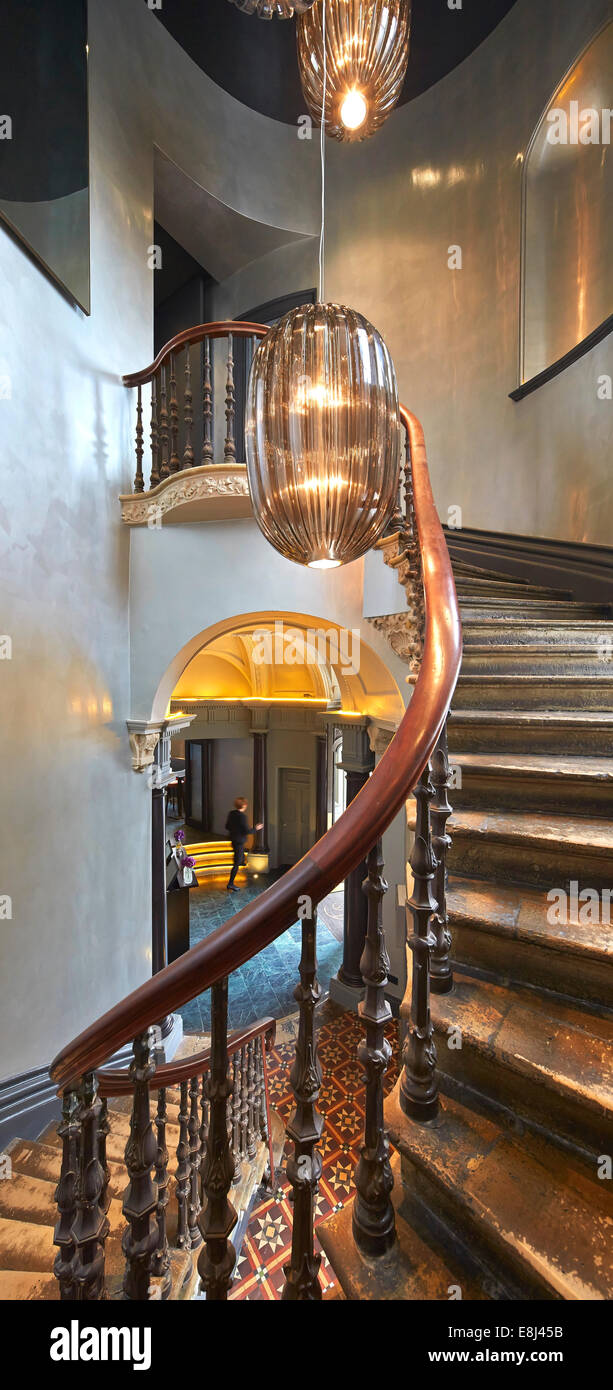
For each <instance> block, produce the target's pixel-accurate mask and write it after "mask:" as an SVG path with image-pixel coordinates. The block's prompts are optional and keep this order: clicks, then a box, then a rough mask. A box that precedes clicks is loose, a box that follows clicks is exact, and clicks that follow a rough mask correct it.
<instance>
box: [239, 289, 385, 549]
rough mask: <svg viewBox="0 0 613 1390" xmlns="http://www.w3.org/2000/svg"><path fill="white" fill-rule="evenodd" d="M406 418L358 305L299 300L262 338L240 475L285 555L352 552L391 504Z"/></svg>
mask: <svg viewBox="0 0 613 1390" xmlns="http://www.w3.org/2000/svg"><path fill="white" fill-rule="evenodd" d="M400 447H401V426H400V417H399V411H398V388H397V385H396V373H395V371H394V366H393V363H392V359H391V357H390V354H389V352H388V350H387V347H386V345H385V343H384V341H383V339H382V337H381V335H380V334H379V333H378V332H377V330H376V329H375V328H373V327H372V325H371V324H370V323H368V321H367V320H366V319H365V318H363V317H362V315H361V314H358V313H356V312H355V311H354V310H353V309H346V308H344V307H342V306H340V305H338V304H322V303H317V304H305V305H303V306H302V308H299V309H292V310H291V312H290V313H289V314H286V315H285V316H284V318H282V319H280V320H279V322H278V323H277V324H276V325H275V327H274V328H271V329H270V332H268V333H267V334H266V337H265V338H262V340H261V342H260V344H259V346H258V348H257V350H256V352H255V355H254V358H253V363H252V367H251V373H250V377H249V386H248V394H247V412H246V425H245V448H246V457H247V476H248V479H249V489H250V492H251V500H252V502H253V509H254V514H255V517H256V520H257V522H258V525H259V527H260V530H261V531H262V532H263V534H264V536H265V537H266V539H267V540H268V541H270V544H271V545H273V546H274V547H275V549H276V550H278V551H280V553H281V554H282V555H284V556H285V557H286V558H287V559H289V560H294V561H296V562H297V563H298V564H301V565H310V566H311V567H312V568H314V569H331V568H333V567H335V566H337V565H342V564H346V563H348V562H349V561H350V560H357V559H358V558H359V556H360V555H364V554H365V552H366V551H367V550H369V549H370V547H371V546H372V545H373V544H374V542H375V541H376V540H378V539H379V537H380V536H381V535H382V533H383V531H384V530H385V527H386V525H387V523H388V521H389V519H390V517H391V515H392V513H393V511H394V507H395V504H396V497H397V491H398V477H399V468H400Z"/></svg>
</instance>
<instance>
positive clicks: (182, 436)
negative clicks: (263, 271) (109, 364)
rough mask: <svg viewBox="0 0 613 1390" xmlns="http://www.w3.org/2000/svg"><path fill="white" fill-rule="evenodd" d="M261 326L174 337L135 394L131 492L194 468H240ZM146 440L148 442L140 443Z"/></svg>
mask: <svg viewBox="0 0 613 1390" xmlns="http://www.w3.org/2000/svg"><path fill="white" fill-rule="evenodd" d="M267 332H268V329H267V328H266V327H265V326H264V325H263V324H261V323H238V322H237V323H234V322H229V323H201V324H198V325H197V326H196V327H195V328H187V329H185V331H184V332H183V333H177V334H176V336H175V337H174V338H171V340H170V342H168V343H166V345H165V347H163V348H162V349H161V350H160V352H158V355H157V357H156V359H155V361H154V362H152V363H151V365H150V366H149V367H145V368H144V370H143V371H142V372H131V373H130V375H129V376H124V378H123V381H124V386H129V387H136V472H135V475H134V491H135V492H144V491H145V490H146V488H145V481H146V479H145V474H146V472H147V471H148V472H149V489H151V488H155V487H157V486H158V484H159V483H163V482H164V481H165V479H166V478H170V477H172V476H173V474H175V473H180V472H182V471H183V470H184V469H186V468H195V467H198V466H199V465H202V464H204V465H207V464H213V463H224V464H226V465H231V464H235V463H237V462H238V463H243V462H244V458H245V452H244V419H245V396H246V391H247V380H248V376H249V368H250V366H251V361H252V358H253V353H254V351H255V347H256V344H257V341H258V339H259V338H263V337H264V334H265V333H267ZM147 434H148V439H147Z"/></svg>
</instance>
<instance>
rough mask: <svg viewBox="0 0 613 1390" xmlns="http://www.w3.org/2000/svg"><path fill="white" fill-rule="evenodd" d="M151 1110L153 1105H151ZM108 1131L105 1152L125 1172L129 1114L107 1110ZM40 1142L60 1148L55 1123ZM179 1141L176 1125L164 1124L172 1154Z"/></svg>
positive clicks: (60, 1143) (60, 1144)
mask: <svg viewBox="0 0 613 1390" xmlns="http://www.w3.org/2000/svg"><path fill="white" fill-rule="evenodd" d="M152 1110H153V1106H152ZM108 1117H109V1124H110V1133H109V1135H108V1138H107V1141H106V1152H107V1157H108V1159H109V1162H110V1163H111V1164H118V1165H121V1166H122V1167H123V1169H124V1172H125V1147H126V1143H127V1140H128V1136H129V1133H130V1116H129V1114H127V1113H123V1112H122V1111H120V1110H115V1109H111V1108H110V1106H109V1111H108ZM40 1138H41V1141H42V1143H44V1144H48V1145H50V1146H51V1147H53V1148H56V1149H57V1148H61V1146H62V1141H61V1139H60V1138H59V1136H58V1133H57V1127H56V1125H55V1123H53V1124H50V1125H49V1126H48V1128H47V1129H46V1130H45V1131H44V1132H43V1134H41V1136H40ZM178 1143H179V1127H178V1125H174V1124H168V1125H167V1126H166V1145H167V1148H168V1151H169V1153H170V1154H171V1155H172V1154H173V1153H174V1151H175V1150H176V1148H177V1144H178Z"/></svg>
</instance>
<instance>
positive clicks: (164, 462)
mask: <svg viewBox="0 0 613 1390" xmlns="http://www.w3.org/2000/svg"><path fill="white" fill-rule="evenodd" d="M160 460H161V462H160V480H161V481H162V482H163V480H164V478H168V476H169V474H170V461H169V460H170V437H169V432H168V406H167V404H166V367H165V366H164V367H160Z"/></svg>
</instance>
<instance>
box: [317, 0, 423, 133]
mask: <svg viewBox="0 0 613 1390" xmlns="http://www.w3.org/2000/svg"><path fill="white" fill-rule="evenodd" d="M324 4H325V15H324ZM410 24H411V0H369V3H368V4H366V3H364V0H317V4H315V5H313V6H311V7H310V9H309V11H308V13H305V14H303V15H302V16H301V17H300V18H299V19H298V23H297V38H298V63H299V67H300V77H301V81H302V90H303V92H304V96H305V99H306V101H307V102H308V105H309V109H310V112H311V115H312V116H313V118H314V120H316V121H319V122H321V118H322V107H323V105H324V101H323V93H324V87H325V93H326V96H325V111H324V119H325V128H326V134H327V135H332V136H333V137H334V139H335V140H367V139H368V137H369V135H373V134H374V132H375V131H376V130H378V129H379V127H380V126H382V125H383V122H384V121H385V120H387V117H388V116H389V114H390V112H391V111H392V110H393V108H394V106H395V105H396V102H397V101H398V98H399V96H400V93H401V90H402V84H403V82H404V78H405V74H406V70H407V63H408V59H409V29H410ZM324 34H325V41H324ZM324 58H325V62H324ZM324 78H325V81H324Z"/></svg>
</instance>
